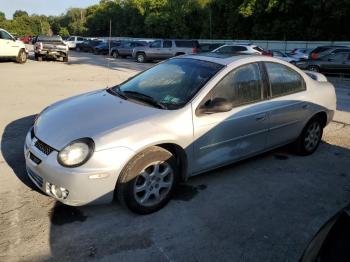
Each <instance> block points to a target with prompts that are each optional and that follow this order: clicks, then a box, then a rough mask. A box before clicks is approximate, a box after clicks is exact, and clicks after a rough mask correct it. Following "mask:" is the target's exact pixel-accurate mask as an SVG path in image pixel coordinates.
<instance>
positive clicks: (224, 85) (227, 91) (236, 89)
mask: <svg viewBox="0 0 350 262" xmlns="http://www.w3.org/2000/svg"><path fill="white" fill-rule="evenodd" d="M215 98H224V99H228V100H230V101H231V102H232V105H233V106H234V107H235V106H240V105H244V104H249V103H254V102H258V101H261V100H262V99H263V79H262V76H261V74H260V69H259V65H258V64H256V63H253V64H248V65H244V66H241V67H239V68H237V69H235V70H233V71H231V72H230V73H228V74H227V75H226V76H225V77H224V78H223V79H222V80H221V81H220V82H219V83H218V84H217V85H216V87H214V89H213V90H212V91H211V99H215Z"/></svg>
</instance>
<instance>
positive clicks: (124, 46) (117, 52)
mask: <svg viewBox="0 0 350 262" xmlns="http://www.w3.org/2000/svg"><path fill="white" fill-rule="evenodd" d="M147 44H148V43H147V42H146V41H127V42H122V43H121V44H120V45H119V46H116V47H113V48H112V49H111V56H113V57H114V58H117V57H122V58H126V57H128V56H132V51H133V50H134V48H138V47H143V46H147Z"/></svg>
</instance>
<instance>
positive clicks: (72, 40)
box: [65, 36, 86, 49]
mask: <svg viewBox="0 0 350 262" xmlns="http://www.w3.org/2000/svg"><path fill="white" fill-rule="evenodd" d="M84 40H86V39H85V38H84V37H81V36H70V37H69V38H68V39H67V40H65V41H66V42H67V45H68V48H69V49H75V48H76V47H77V44H81V43H82V42H84Z"/></svg>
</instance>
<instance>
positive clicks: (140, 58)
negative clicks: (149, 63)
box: [136, 53, 146, 63]
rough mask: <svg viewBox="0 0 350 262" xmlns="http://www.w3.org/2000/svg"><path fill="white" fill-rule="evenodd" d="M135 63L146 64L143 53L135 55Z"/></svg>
mask: <svg viewBox="0 0 350 262" xmlns="http://www.w3.org/2000/svg"><path fill="white" fill-rule="evenodd" d="M136 61H137V62H138V63H145V62H146V55H145V54H144V53H137V54H136Z"/></svg>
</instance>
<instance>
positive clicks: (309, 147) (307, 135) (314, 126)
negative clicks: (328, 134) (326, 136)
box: [293, 116, 324, 155]
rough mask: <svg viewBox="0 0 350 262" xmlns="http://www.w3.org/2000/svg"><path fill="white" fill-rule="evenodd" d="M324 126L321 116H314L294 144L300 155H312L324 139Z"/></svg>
mask: <svg viewBox="0 0 350 262" xmlns="http://www.w3.org/2000/svg"><path fill="white" fill-rule="evenodd" d="M323 127H324V125H323V121H322V119H321V118H320V117H318V116H316V117H314V118H312V119H311V120H310V121H309V122H308V123H307V124H306V126H305V127H304V129H303V131H302V133H301V134H300V136H299V138H298V140H297V141H296V142H295V143H294V144H293V146H294V151H295V152H296V153H297V154H299V155H311V154H312V153H313V152H315V151H316V149H317V147H318V146H319V144H320V142H321V139H322V135H323Z"/></svg>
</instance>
